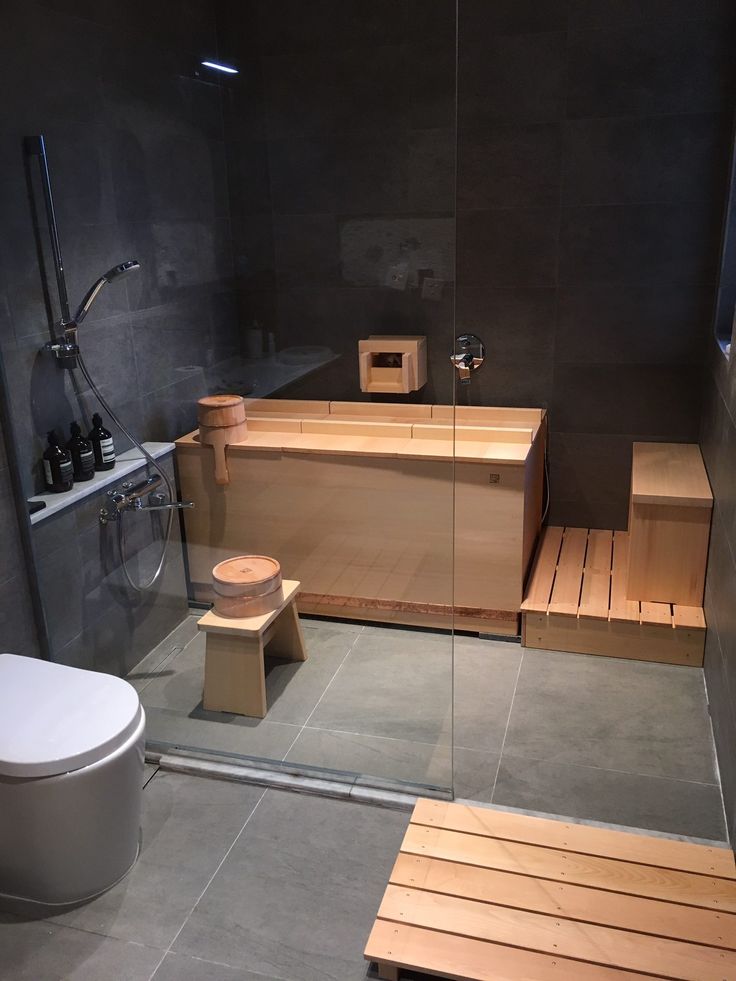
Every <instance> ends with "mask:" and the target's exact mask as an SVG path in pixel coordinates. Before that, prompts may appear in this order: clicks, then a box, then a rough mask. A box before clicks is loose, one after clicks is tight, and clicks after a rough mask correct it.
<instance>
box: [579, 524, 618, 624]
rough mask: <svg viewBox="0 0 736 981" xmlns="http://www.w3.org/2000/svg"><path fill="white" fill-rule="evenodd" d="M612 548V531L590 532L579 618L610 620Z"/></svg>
mask: <svg viewBox="0 0 736 981" xmlns="http://www.w3.org/2000/svg"><path fill="white" fill-rule="evenodd" d="M612 548H613V532H612V531H599V530H598V529H591V530H590V531H589V532H588V550H587V552H586V554H585V571H584V574H583V589H582V593H581V594H580V607H579V610H578V615H579V616H586V617H593V618H595V619H596V620H607V619H608V608H609V600H610V594H611V552H612Z"/></svg>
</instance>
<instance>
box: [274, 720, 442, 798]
mask: <svg viewBox="0 0 736 981" xmlns="http://www.w3.org/2000/svg"><path fill="white" fill-rule="evenodd" d="M286 762H287V763H303V764H306V765H307V766H323V767H329V768H330V769H333V770H343V771H347V772H349V773H358V774H370V776H371V777H379V778H381V779H383V780H401V781H404V782H408V783H415V784H422V785H426V786H432V787H443V788H444V787H447V788H449V787H450V786H451V784H452V756H451V752H450V747H449V746H448V745H442V746H432V745H431V744H429V743H414V742H409V741H408V740H405V739H386V738H385V737H380V736H366V735H362V734H360V735H356V734H354V733H350V732H336V731H333V730H330V729H312V728H306V729H303V730H302V732H301V733H300V734H299V738H298V739H297V741H296V742H295V743H294V745H293V746H292V747H291V749H290V750H289V753H288V755H287V757H286Z"/></svg>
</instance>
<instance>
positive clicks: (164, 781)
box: [53, 771, 262, 948]
mask: <svg viewBox="0 0 736 981" xmlns="http://www.w3.org/2000/svg"><path fill="white" fill-rule="evenodd" d="M261 794H262V790H260V789H259V788H257V787H248V786H245V785H243V784H236V783H232V784H226V783H223V782H218V781H212V780H204V779H202V778H201V777H190V776H186V775H184V774H178V773H165V772H163V771H160V772H159V773H158V774H156V776H155V777H154V778H153V780H152V781H151V783H150V785H149V786H148V787H147V788H146V792H145V793H144V795H143V841H142V851H141V855H140V858H139V859H138V862H137V863H136V865H135V866H134V867H133V869H132V870H131V872H130V873H129V874H128V875H127V876H126V878H125V879H123V881H122V882H120V883H119V884H118V885H117V886H115V887H114V888H113V889H111V890H110V891H109V892H106V893H105V894H104V895H103V896H100V897H99V898H98V899H96V900H94V901H93V902H91V903H88V904H86V905H85V906H81V907H79V908H78V909H75V910H72V911H70V912H68V913H63V914H61V915H59V916H56V917H54V918H53V922H56V923H63V924H65V925H67V926H72V927H76V928H77V929H80V930H88V931H90V932H94V933H99V934H103V935H105V936H110V937H116V938H118V939H120V940H135V941H138V942H140V943H145V944H149V945H150V946H154V947H163V948H166V947H167V946H168V945H169V943H171V941H172V939H173V938H174V936H175V935H176V932H177V930H178V929H179V928H180V927H181V926H182V924H183V923H184V921H185V919H186V917H187V916H188V914H189V912H190V910H191V909H192V907H193V906H194V904H195V902H196V901H197V898H198V897H199V895H200V893H201V892H202V890H203V889H204V887H205V886H206V885H207V882H208V880H209V878H210V876H211V875H212V874H213V872H214V871H215V869H216V868H217V866H218V864H219V863H220V862H221V861H222V857H223V855H224V854H225V852H226V851H227V849H228V848H229V847H230V845H231V844H232V842H233V840H234V839H235V837H236V835H237V834H238V832H239V831H240V829H241V828H242V827H243V825H244V824H245V821H246V819H247V818H248V815H249V814H250V813H251V811H252V810H253V807H254V806H255V804H256V803H257V801H258V800H259V799H260V797H261Z"/></svg>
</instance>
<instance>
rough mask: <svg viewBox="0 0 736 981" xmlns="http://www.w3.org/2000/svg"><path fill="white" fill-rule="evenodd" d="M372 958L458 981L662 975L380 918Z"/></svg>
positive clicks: (618, 979) (619, 980)
mask: <svg viewBox="0 0 736 981" xmlns="http://www.w3.org/2000/svg"><path fill="white" fill-rule="evenodd" d="M365 957H366V959H367V960H372V961H384V962H387V963H389V964H398V965H399V966H400V967H407V968H413V969H414V970H419V971H426V972H429V973H432V974H441V975H442V976H443V977H446V978H453V979H456V981H519V979H521V978H525V979H532V978H533V979H534V981H571V979H573V978H574V979H575V981H651V979H652V977H656V978H661V977H662V975H659V974H658V975H651V974H647V975H644V974H637V973H633V972H630V971H618V970H615V969H612V968H607V967H599V966H597V965H594V964H586V963H584V962H582V961H573V960H570V959H569V958H566V957H549V956H548V955H546V954H537V953H535V952H534V951H530V950H522V949H520V948H516V947H506V946H503V945H502V944H493V943H487V942H485V941H483V940H471V939H468V938H467V937H458V936H455V935H454V934H451V933H438V932H437V931H436V930H424V929H422V928H420V927H411V926H404V925H403V924H401V923H391V922H389V921H388V920H376V923H375V925H374V927H373V930H372V932H371V935H370V937H369V939H368V944H367V946H366V949H365Z"/></svg>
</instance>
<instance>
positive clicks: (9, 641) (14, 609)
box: [0, 429, 39, 657]
mask: <svg viewBox="0 0 736 981" xmlns="http://www.w3.org/2000/svg"><path fill="white" fill-rule="evenodd" d="M0 651H9V652H10V653H13V654H25V655H27V656H29V657H37V656H38V654H39V645H38V637H37V635H36V629H35V623H34V617H33V610H32V607H31V598H30V592H29V586H28V580H27V578H26V563H25V557H24V554H23V548H22V545H21V539H20V532H19V529H18V521H17V516H16V509H15V500H14V497H13V488H12V486H11V478H10V472H9V468H8V459H7V455H6V450H5V441H4V439H3V433H2V429H0Z"/></svg>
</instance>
